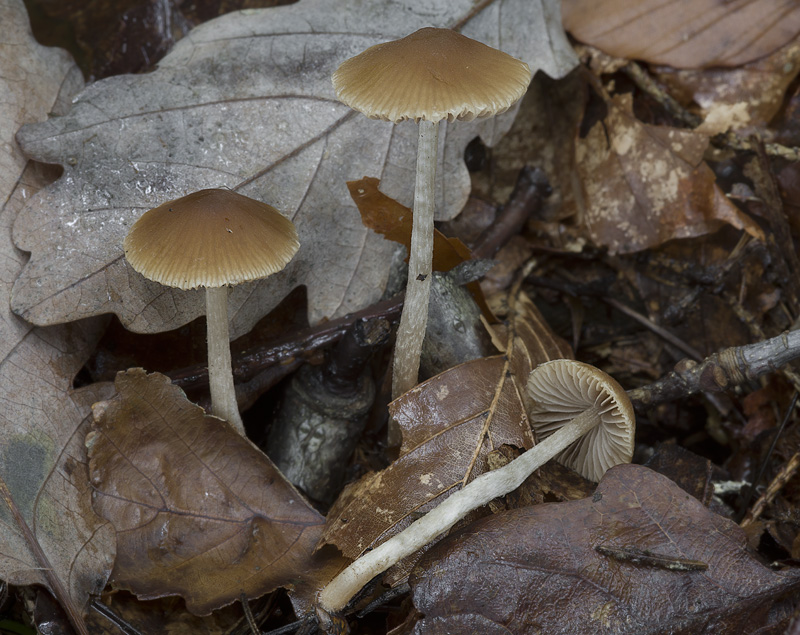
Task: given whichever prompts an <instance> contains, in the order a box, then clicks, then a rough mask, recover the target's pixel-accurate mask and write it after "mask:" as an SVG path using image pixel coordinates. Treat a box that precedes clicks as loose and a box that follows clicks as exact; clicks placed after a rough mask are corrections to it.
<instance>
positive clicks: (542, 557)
mask: <svg viewBox="0 0 800 635" xmlns="http://www.w3.org/2000/svg"><path fill="white" fill-rule="evenodd" d="M597 547H601V550H600V551H598V550H597ZM601 552H602V553H601ZM609 554H612V555H609ZM613 554H617V555H613ZM625 554H629V555H633V554H639V557H634V558H633V559H630V558H626V557H625ZM643 554H644V555H643ZM647 554H649V556H650V557H647ZM692 563H693V564H692ZM701 563H702V565H706V568H705V569H703V568H702V567H701V566H700V564H701ZM690 565H691V566H690ZM692 566H694V569H692ZM411 585H412V589H413V593H414V605H415V607H416V608H417V610H418V611H420V612H421V613H423V614H424V618H423V619H422V620H421V621H420V622H418V623H417V625H416V627H415V629H414V633H417V634H420V635H421V634H423V633H424V634H432V633H467V632H481V633H494V632H498V633H500V632H503V633H531V632H537V631H539V632H546V633H554V634H564V635H566V634H571V633H587V632H591V633H598V634H606V633H607V634H611V633H614V634H624V633H630V634H634V633H666V632H669V633H681V634H686V635H689V634H690V633H691V634H700V633H704V634H708V635H711V634H713V635H719V634H722V635H727V634H734V633H745V632H750V633H752V632H760V631H758V629H759V628H763V627H765V626H771V627H773V628H775V629H780V630H776V631H770V632H782V629H781V626H783V627H784V628H785V626H786V625H787V624H788V622H789V620H790V619H791V618H792V615H793V612H794V609H795V606H796V604H797V603H798V589H800V576H798V574H797V573H796V572H794V573H792V572H789V573H781V572H777V571H773V570H770V569H768V568H767V567H765V566H764V565H763V564H761V562H760V561H759V560H758V559H757V558H756V557H754V555H753V554H751V553H750V552H749V551H748V550H747V548H746V545H745V534H744V532H743V531H742V530H741V529H740V528H739V527H738V526H737V525H736V524H735V523H733V522H732V521H730V520H727V519H724V518H722V517H720V516H717V515H716V514H713V513H712V512H709V511H708V510H707V509H705V508H704V507H703V505H702V504H701V503H700V502H699V501H697V500H696V499H694V498H692V497H691V496H689V495H688V494H686V492H684V491H683V490H682V489H680V488H679V487H678V486H677V485H675V484H674V483H673V482H672V481H670V480H669V479H667V478H666V477H664V476H661V475H659V474H656V473H655V472H652V471H651V470H649V469H647V468H645V467H642V466H638V465H621V466H617V467H614V468H611V469H610V470H609V471H608V473H607V474H606V476H605V477H604V478H603V480H602V481H601V482H600V484H599V485H598V487H597V490H596V491H595V493H594V494H593V495H592V496H591V497H590V498H585V499H582V500H579V501H572V502H567V503H551V504H546V505H537V506H534V507H527V508H522V509H516V510H512V511H509V512H504V513H501V514H496V515H494V516H491V517H488V518H483V519H481V520H478V521H476V522H475V523H472V524H471V525H469V526H468V527H466V528H464V529H463V530H461V531H460V532H457V533H454V534H453V535H451V536H450V537H448V538H445V539H444V540H442V541H440V542H439V543H438V544H437V545H436V546H435V547H434V548H433V549H431V550H430V551H429V552H428V553H427V554H426V555H425V556H424V557H423V559H422V560H421V561H420V563H419V564H418V566H417V568H416V569H415V572H414V574H413V575H412V578H411Z"/></svg>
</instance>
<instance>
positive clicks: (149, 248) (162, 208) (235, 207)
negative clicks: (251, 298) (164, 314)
mask: <svg viewBox="0 0 800 635" xmlns="http://www.w3.org/2000/svg"><path fill="white" fill-rule="evenodd" d="M299 247H300V243H299V242H298V240H297V231H296V230H295V227H294V223H292V221H290V220H289V219H288V218H286V217H285V216H283V215H282V214H281V213H280V212H279V211H278V210H276V209H275V208H274V207H271V206H269V205H267V204H266V203H262V202H261V201H256V200H254V199H252V198H248V197H247V196H243V195H242V194H237V193H236V192H232V191H230V190H225V189H210V190H200V191H199V192H194V193H192V194H188V195H186V196H183V197H181V198H177V199H175V200H173V201H167V202H166V203H164V204H163V205H159V206H158V207H156V208H153V209H151V210H150V211H149V212H145V213H144V214H143V215H142V217H141V218H139V220H138V221H136V222H135V223H134V225H133V227H131V229H130V231H129V232H128V235H127V236H126V237H125V241H124V242H123V248H124V250H125V258H127V259H128V262H129V263H130V264H131V266H132V267H133V268H134V269H135V270H136V271H138V272H139V273H141V274H142V275H143V276H144V277H145V278H147V279H149V280H155V281H156V282H160V283H161V284H163V285H166V286H168V287H178V288H179V289H194V288H196V287H222V286H225V285H228V284H238V283H240V282H247V281H248V280H257V279H258V278H264V277H266V276H268V275H270V274H273V273H276V272H277V271H280V270H281V269H283V268H284V267H285V266H286V264H287V263H288V262H289V261H290V260H291V259H292V257H293V256H294V254H295V253H296V252H297V249H298V248H299Z"/></svg>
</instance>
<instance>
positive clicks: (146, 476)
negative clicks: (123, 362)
mask: <svg viewBox="0 0 800 635" xmlns="http://www.w3.org/2000/svg"><path fill="white" fill-rule="evenodd" d="M115 383H116V387H117V391H118V394H117V395H116V396H115V397H114V398H113V399H111V400H108V401H104V402H101V403H98V404H95V406H94V416H95V425H94V428H93V431H92V432H91V433H90V434H89V435H88V436H87V438H86V445H87V447H88V448H89V470H90V477H91V482H92V485H93V487H94V488H95V494H94V498H93V504H94V508H95V510H96V511H97V513H98V514H100V515H101V516H102V517H103V518H106V519H107V520H109V521H110V522H111V523H112V524H113V525H114V528H115V529H116V534H117V560H116V563H115V564H114V571H113V572H112V576H111V582H112V584H113V585H114V586H116V587H119V588H123V589H127V590H130V591H132V592H133V593H135V594H136V595H137V596H138V597H139V598H141V599H154V598H159V597H164V596H167V595H181V596H182V597H183V598H184V599H185V600H186V606H187V608H188V609H189V611H191V612H192V613H195V614H196V615H208V614H209V613H210V612H211V611H213V610H214V609H217V608H220V607H222V606H225V605H227V604H230V603H232V602H234V601H236V600H238V599H239V598H240V597H241V595H242V594H245V595H246V596H247V597H248V598H249V599H253V598H256V597H259V596H261V595H263V594H265V593H268V592H269V591H272V590H273V589H275V588H277V587H280V586H287V587H297V586H303V585H308V584H311V585H313V584H314V583H313V579H314V576H315V574H316V572H315V569H317V568H319V567H318V563H316V562H314V559H313V558H312V555H311V554H312V552H313V550H314V546H315V545H316V543H317V540H318V539H319V536H320V532H321V529H322V523H323V521H324V519H323V518H322V516H320V515H319V514H318V513H317V512H316V511H314V509H312V508H311V507H310V506H309V505H308V504H307V503H306V502H305V500H304V499H303V497H302V496H301V495H300V494H299V493H298V492H297V490H295V489H294V487H293V486H292V485H291V484H290V483H289V481H287V480H286V479H285V478H284V477H283V475H282V474H281V473H280V472H279V471H278V469H277V468H276V467H275V466H274V465H273V464H272V462H271V461H270V460H269V459H268V458H267V456H266V455H264V454H263V453H262V452H261V451H260V450H259V449H258V448H256V447H255V446H254V445H253V444H252V443H250V441H248V440H247V439H245V438H244V437H241V436H240V435H238V434H237V433H236V432H234V431H233V429H232V428H230V426H228V425H227V424H226V423H225V422H223V421H222V420H220V419H217V418H216V417H212V416H210V415H206V414H205V413H204V412H203V410H202V408H200V407H199V406H196V405H195V404H193V403H191V402H189V401H188V400H187V399H186V397H185V396H184V394H183V392H182V391H181V390H180V388H178V387H176V386H173V385H172V384H171V383H170V380H169V378H168V377H166V376H164V375H160V374H158V373H153V374H151V375H147V374H146V373H145V372H144V371H143V370H142V369H131V370H129V371H126V372H121V373H119V374H118V375H117V380H116V382H115ZM309 580H312V581H311V582H309ZM323 582H327V580H323ZM320 586H321V585H320Z"/></svg>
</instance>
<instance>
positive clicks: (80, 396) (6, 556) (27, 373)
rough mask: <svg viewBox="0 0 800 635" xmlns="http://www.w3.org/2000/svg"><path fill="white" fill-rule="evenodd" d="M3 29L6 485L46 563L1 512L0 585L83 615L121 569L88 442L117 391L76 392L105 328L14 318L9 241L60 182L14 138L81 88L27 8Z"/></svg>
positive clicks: (6, 12)
mask: <svg viewBox="0 0 800 635" xmlns="http://www.w3.org/2000/svg"><path fill="white" fill-rule="evenodd" d="M0 24H2V25H3V37H2V39H1V40H0V479H2V481H3V482H4V484H5V485H6V486H7V488H8V490H9V494H10V498H11V500H12V501H13V504H14V505H15V506H16V508H17V509H18V510H19V511H20V512H21V515H22V518H23V520H24V521H25V524H26V525H27V526H28V528H29V529H30V531H31V532H32V538H33V540H35V541H36V543H38V546H39V547H40V548H41V550H42V551H43V553H44V557H45V558H46V559H47V562H46V563H43V562H41V560H39V559H37V557H36V555H35V553H34V552H33V550H32V545H31V544H30V543H29V542H28V538H27V537H26V536H25V533H24V531H23V530H22V528H21V527H20V526H19V525H18V524H17V523H16V521H15V519H14V518H13V514H12V512H11V510H10V508H9V507H8V504H7V503H6V502H3V501H0V579H3V580H5V581H6V582H8V583H9V584H15V585H20V586H24V585H31V584H40V585H43V586H46V587H48V588H49V589H50V590H51V592H53V593H54V594H55V595H56V596H58V591H57V590H55V589H54V585H57V586H60V587H61V588H63V590H64V594H65V595H66V596H67V598H68V600H71V604H72V605H74V606H75V607H76V610H77V612H80V611H81V610H82V609H83V608H85V607H86V605H87V604H88V601H89V599H90V594H93V593H98V592H99V591H100V590H102V589H103V587H104V586H105V583H106V579H107V578H108V575H109V574H110V572H111V566H112V564H113V561H114V532H113V529H112V528H111V526H110V525H108V523H106V522H105V521H103V520H102V519H101V518H99V517H98V516H96V515H95V513H94V512H93V510H92V508H91V504H90V502H89V499H90V492H91V488H90V486H89V480H88V472H87V467H86V452H85V449H84V447H83V443H82V442H81V439H82V437H83V435H84V434H85V429H86V428H87V427H88V421H87V417H88V414H89V409H90V405H91V403H92V402H93V401H96V400H97V399H99V398H104V396H105V395H106V394H107V393H108V390H107V388H108V386H106V387H103V386H92V387H89V388H84V389H80V390H75V391H73V390H71V384H72V379H73V377H74V375H75V373H77V372H78V370H79V369H80V368H81V367H82V366H83V364H84V363H85V362H86V359H87V358H88V357H89V355H90V354H91V351H92V350H93V348H94V347H95V345H96V343H97V340H98V339H99V336H100V331H101V330H102V328H103V320H100V321H98V320H91V321H88V322H83V323H81V324H77V325H70V326H58V327H50V328H35V327H32V326H31V325H30V324H28V323H26V322H24V321H23V320H21V319H19V318H18V317H17V316H15V315H13V314H12V313H11V311H10V308H9V298H10V295H11V283H12V281H13V280H14V279H15V278H16V276H17V275H18V274H19V272H20V270H21V269H22V267H23V265H24V263H25V260H26V258H25V256H24V254H22V253H21V252H19V251H18V250H17V249H16V248H15V247H14V245H13V243H12V242H11V225H12V223H13V221H14V218H15V217H16V215H17V214H18V213H19V210H20V209H21V208H22V206H23V204H24V203H25V201H26V199H28V198H30V196H31V195H32V194H33V193H34V192H36V191H37V190H38V189H39V188H41V187H42V186H43V185H45V184H46V183H47V182H49V180H52V178H51V177H52V175H51V174H50V173H49V172H50V171H48V170H47V169H43V166H37V165H31V164H28V163H27V160H26V159H25V157H24V156H23V155H22V152H21V151H20V149H19V148H18V147H17V145H16V143H15V142H14V132H15V131H16V129H17V128H18V127H19V125H21V124H23V123H28V122H32V121H37V120H41V119H44V118H45V117H46V116H47V113H48V112H50V111H58V110H60V108H61V106H62V105H63V104H64V103H68V102H69V99H70V97H71V93H72V92H74V91H75V90H77V89H78V88H79V87H80V85H81V84H82V81H83V80H82V79H81V76H80V72H79V71H78V69H77V67H76V66H75V64H74V63H73V62H72V61H71V60H70V59H69V56H68V55H66V54H65V53H64V52H63V51H58V50H56V49H48V48H45V47H43V46H40V45H39V44H37V42H36V40H35V39H34V38H33V35H32V34H31V31H30V26H29V22H28V16H27V14H26V12H25V7H24V5H23V3H22V0H0ZM47 569H49V571H47ZM59 599H60V601H62V603H63V600H64V598H63V597H60V598H59Z"/></svg>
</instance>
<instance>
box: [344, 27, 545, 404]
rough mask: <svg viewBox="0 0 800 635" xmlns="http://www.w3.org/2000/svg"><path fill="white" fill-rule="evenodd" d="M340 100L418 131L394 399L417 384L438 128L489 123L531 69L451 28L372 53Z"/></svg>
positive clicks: (520, 90)
mask: <svg viewBox="0 0 800 635" xmlns="http://www.w3.org/2000/svg"><path fill="white" fill-rule="evenodd" d="M332 79H333V87H334V90H335V91H336V97H337V98H338V99H339V100H340V101H341V102H343V103H345V104H347V105H348V106H350V107H351V108H353V109H355V110H358V111H359V112H362V113H364V114H365V115H367V116H368V117H370V118H373V119H384V120H386V121H392V122H395V123H397V122H400V121H403V120H405V119H413V120H414V121H416V122H417V123H418V124H419V145H418V147H417V176H416V184H415V187H414V219H413V222H412V233H411V250H410V253H409V261H408V284H407V287H406V297H405V305H404V307H403V313H402V316H401V318H400V328H399V330H398V333H397V344H396V346H395V359H394V369H393V379H392V396H393V397H398V396H399V395H400V394H402V393H404V392H406V391H407V390H410V389H411V388H412V387H413V386H414V385H415V384H416V383H417V375H418V372H419V358H420V352H421V350H422V340H423V338H424V337H425V327H426V324H427V318H428V299H429V297H430V285H431V277H430V274H431V259H432V255H433V218H434V206H435V187H434V184H435V176H436V160H437V146H438V134H439V132H438V130H439V121H441V120H442V119H447V120H448V121H453V120H455V119H461V120H464V121H471V120H472V119H474V118H476V117H491V116H493V115H496V114H499V113H501V112H504V111H506V110H507V109H508V108H509V107H511V106H512V105H513V104H514V103H515V102H516V101H517V100H519V99H520V98H521V97H522V95H524V94H525V91H526V90H527V88H528V84H529V83H530V80H531V71H530V68H529V67H528V65H527V64H525V63H524V62H521V61H519V60H517V59H515V58H513V57H511V56H510V55H507V54H506V53H503V52H502V51H498V50H496V49H493V48H491V47H489V46H486V45H485V44H482V43H480V42H476V41H475V40H472V39H470V38H468V37H466V36H464V35H461V34H460V33H456V32H455V31H451V30H449V29H436V28H430V27H429V28H424V29H420V30H419V31H416V32H415V33H412V34H411V35H408V36H406V37H404V38H402V39H400V40H395V41H393V42H386V43H384V44H378V45H376V46H373V47H371V48H368V49H367V50H366V51H364V52H363V53H360V54H359V55H357V56H355V57H352V58H350V59H349V60H346V61H345V62H344V63H342V65H341V66H339V68H338V69H337V70H336V72H334V74H333V77H332Z"/></svg>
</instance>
